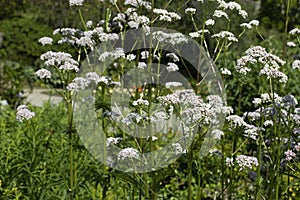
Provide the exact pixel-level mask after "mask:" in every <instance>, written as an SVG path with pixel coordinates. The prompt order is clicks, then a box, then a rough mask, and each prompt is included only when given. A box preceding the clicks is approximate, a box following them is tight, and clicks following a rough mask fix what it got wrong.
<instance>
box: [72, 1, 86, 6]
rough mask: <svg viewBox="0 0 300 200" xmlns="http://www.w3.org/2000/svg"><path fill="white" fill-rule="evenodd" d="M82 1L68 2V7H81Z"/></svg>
mask: <svg viewBox="0 0 300 200" xmlns="http://www.w3.org/2000/svg"><path fill="white" fill-rule="evenodd" d="M83 2H84V0H69V5H70V6H82V4H83Z"/></svg>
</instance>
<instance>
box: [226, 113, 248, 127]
mask: <svg viewBox="0 0 300 200" xmlns="http://www.w3.org/2000/svg"><path fill="white" fill-rule="evenodd" d="M226 120H227V121H229V122H230V123H231V124H232V125H233V127H234V128H235V127H237V126H247V123H246V122H245V121H244V119H243V118H242V117H240V116H238V115H229V116H227V117H226Z"/></svg>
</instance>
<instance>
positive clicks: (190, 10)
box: [185, 8, 197, 15]
mask: <svg viewBox="0 0 300 200" xmlns="http://www.w3.org/2000/svg"><path fill="white" fill-rule="evenodd" d="M196 11H197V10H196V8H186V9H185V13H186V14H189V15H194V14H195V13H196Z"/></svg>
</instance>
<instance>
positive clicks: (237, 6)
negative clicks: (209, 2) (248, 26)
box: [217, 0, 248, 19]
mask: <svg viewBox="0 0 300 200" xmlns="http://www.w3.org/2000/svg"><path fill="white" fill-rule="evenodd" d="M217 2H218V4H219V6H218V9H222V10H236V11H238V14H239V15H241V16H242V17H243V18H244V19H245V18H247V17H248V13H247V12H246V11H245V10H243V9H242V7H241V5H240V4H238V3H237V2H234V1H230V2H228V3H227V2H225V1H224V0H217ZM222 15H223V16H224V14H222ZM226 16H227V14H226ZM226 18H227V19H228V17H226Z"/></svg>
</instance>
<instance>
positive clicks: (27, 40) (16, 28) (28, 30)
mask: <svg viewBox="0 0 300 200" xmlns="http://www.w3.org/2000/svg"><path fill="white" fill-rule="evenodd" d="M0 32H2V33H3V42H2V47H1V49H0V59H1V60H13V61H17V62H20V63H22V64H26V65H31V66H33V65H34V64H35V61H36V59H38V58H39V56H40V55H41V53H42V52H44V51H45V50H46V48H43V47H41V45H40V44H39V43H38V39H40V38H41V37H43V36H47V35H49V33H52V30H51V29H50V28H49V27H48V26H46V25H43V24H39V23H37V22H35V21H33V20H32V19H31V18H30V17H29V16H26V17H24V18H19V17H17V18H11V19H6V20H3V21H2V22H1V23H0Z"/></svg>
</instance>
